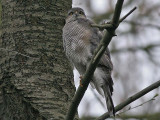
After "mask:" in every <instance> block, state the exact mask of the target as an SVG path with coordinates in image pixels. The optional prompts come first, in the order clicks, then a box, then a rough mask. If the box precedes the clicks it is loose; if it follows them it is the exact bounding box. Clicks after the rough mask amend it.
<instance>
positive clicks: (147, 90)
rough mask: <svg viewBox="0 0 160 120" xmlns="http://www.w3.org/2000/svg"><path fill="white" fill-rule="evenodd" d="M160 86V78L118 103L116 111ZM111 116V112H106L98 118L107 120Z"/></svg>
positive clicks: (98, 119)
mask: <svg viewBox="0 0 160 120" xmlns="http://www.w3.org/2000/svg"><path fill="white" fill-rule="evenodd" d="M159 86H160V80H159V81H157V82H155V83H154V84H152V85H150V86H148V87H147V88H145V89H143V90H142V91H140V92H138V93H136V94H135V95H133V96H131V97H129V98H128V99H127V100H125V101H124V102H122V103H120V104H119V105H117V106H116V107H115V112H117V111H119V110H121V109H123V108H124V107H125V106H127V105H128V104H130V103H132V102H133V101H135V100H137V99H138V98H140V97H142V96H144V95H145V94H147V93H148V92H150V91H152V90H154V89H156V88H157V87H159ZM108 117H110V115H109V113H108V112H107V113H105V114H103V115H102V116H100V117H98V118H97V119H96V120H105V119H106V118H108Z"/></svg>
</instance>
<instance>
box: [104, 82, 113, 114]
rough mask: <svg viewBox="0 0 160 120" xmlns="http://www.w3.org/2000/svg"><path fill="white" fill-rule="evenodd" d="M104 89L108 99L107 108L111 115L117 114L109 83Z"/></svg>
mask: <svg viewBox="0 0 160 120" xmlns="http://www.w3.org/2000/svg"><path fill="white" fill-rule="evenodd" d="M102 89H103V91H104V96H105V99H106V104H107V109H108V112H109V114H110V115H113V116H115V109H114V104H113V101H112V97H111V91H110V88H109V86H108V85H103V86H102Z"/></svg>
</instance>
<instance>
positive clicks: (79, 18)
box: [62, 7, 115, 115]
mask: <svg viewBox="0 0 160 120" xmlns="http://www.w3.org/2000/svg"><path fill="white" fill-rule="evenodd" d="M93 23H94V22H93V21H91V20H89V19H88V18H87V17H86V15H85V12H84V10H83V9H82V8H80V7H74V8H71V9H70V10H69V11H68V14H67V16H66V19H65V25H64V27H63V30H62V31H63V33H62V37H63V47H64V51H65V54H66V56H67V58H68V60H69V61H70V63H71V66H72V67H73V68H75V69H77V71H78V72H79V74H80V76H83V75H84V73H85V71H86V69H87V67H88V65H89V62H90V60H91V58H92V56H93V54H94V51H95V49H96V48H97V47H98V45H99V44H100V40H101V39H102V37H103V31H100V30H99V29H98V28H96V27H92V26H91V25H92V24H93ZM112 70H113V64H112V61H111V57H110V52H109V49H108V47H107V48H106V50H105V52H104V54H103V55H102V57H101V59H100V61H99V63H98V65H97V68H96V69H95V72H94V74H93V77H92V80H91V82H90V85H91V86H92V88H94V89H96V90H97V91H98V93H99V94H100V95H102V96H103V97H105V100H106V105H107V109H108V112H109V114H110V115H115V109H114V104H113V100H112V94H113V80H112V77H111V73H112Z"/></svg>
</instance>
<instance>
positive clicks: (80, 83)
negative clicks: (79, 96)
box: [79, 76, 83, 87]
mask: <svg viewBox="0 0 160 120" xmlns="http://www.w3.org/2000/svg"><path fill="white" fill-rule="evenodd" d="M79 78H80V82H79V85H80V86H81V87H83V85H82V76H80V77H79Z"/></svg>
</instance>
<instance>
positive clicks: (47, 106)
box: [0, 0, 75, 120]
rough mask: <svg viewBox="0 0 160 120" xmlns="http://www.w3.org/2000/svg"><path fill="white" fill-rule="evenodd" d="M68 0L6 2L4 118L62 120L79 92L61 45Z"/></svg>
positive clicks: (1, 64)
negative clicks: (74, 85) (75, 87)
mask: <svg viewBox="0 0 160 120" xmlns="http://www.w3.org/2000/svg"><path fill="white" fill-rule="evenodd" d="M71 4H72V1H71V0H69V1H67V0H2V44H1V47H0V48H1V49H0V68H1V69H0V77H1V79H0V88H1V92H0V93H1V94H0V95H1V97H0V101H2V102H1V104H0V120H63V119H64V117H65V114H66V112H67V109H68V107H69V103H70V102H71V99H72V97H73V95H74V92H75V89H74V87H73V82H72V81H73V75H72V70H71V68H70V65H69V63H68V61H67V59H66V57H65V54H64V51H63V45H62V27H63V25H64V18H65V14H66V12H67V10H68V9H70V7H71Z"/></svg>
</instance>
